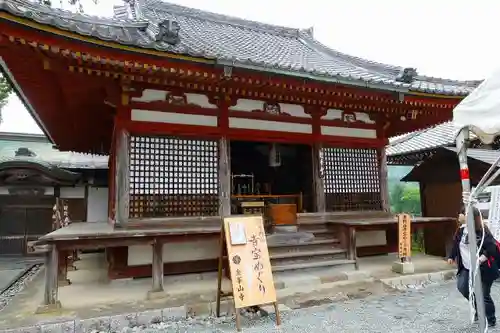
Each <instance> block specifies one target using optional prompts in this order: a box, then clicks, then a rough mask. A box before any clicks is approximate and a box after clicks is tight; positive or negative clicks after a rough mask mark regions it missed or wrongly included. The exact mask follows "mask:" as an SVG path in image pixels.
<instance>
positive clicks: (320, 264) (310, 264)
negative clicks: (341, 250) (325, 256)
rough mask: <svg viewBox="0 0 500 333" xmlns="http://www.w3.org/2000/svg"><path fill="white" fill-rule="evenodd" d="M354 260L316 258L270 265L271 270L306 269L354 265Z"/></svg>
mask: <svg viewBox="0 0 500 333" xmlns="http://www.w3.org/2000/svg"><path fill="white" fill-rule="evenodd" d="M355 263H356V261H355V260H348V259H334V260H318V261H307V262H303V263H295V264H276V265H272V270H273V272H284V271H292V270H306V269H316V268H327V267H333V266H342V265H348V266H351V265H352V266H354V264H355Z"/></svg>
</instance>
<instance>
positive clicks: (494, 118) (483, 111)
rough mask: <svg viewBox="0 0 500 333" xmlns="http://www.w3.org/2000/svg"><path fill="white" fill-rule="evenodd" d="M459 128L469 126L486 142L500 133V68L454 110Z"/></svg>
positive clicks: (454, 118)
mask: <svg viewBox="0 0 500 333" xmlns="http://www.w3.org/2000/svg"><path fill="white" fill-rule="evenodd" d="M453 123H454V124H455V126H457V130H458V129H460V128H463V127H465V126H468V127H469V128H470V130H471V131H472V132H473V133H474V134H476V135H477V136H478V137H479V138H480V139H481V141H483V142H484V143H488V144H489V143H491V142H492V141H493V139H494V138H495V136H496V135H498V134H499V133H500V70H497V71H496V72H495V73H493V75H492V76H490V77H489V78H487V79H486V80H484V81H483V82H482V83H481V84H480V85H479V86H478V87H477V88H476V89H475V90H474V91H473V92H472V93H470V94H469V95H468V96H467V97H466V98H464V99H463V100H462V102H460V104H458V105H457V106H456V107H455V109H454V110H453Z"/></svg>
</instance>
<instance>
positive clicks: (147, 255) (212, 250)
mask: <svg viewBox="0 0 500 333" xmlns="http://www.w3.org/2000/svg"><path fill="white" fill-rule="evenodd" d="M218 256H219V242H218V240H215V239H212V240H200V241H187V242H184V243H172V244H165V245H163V262H181V261H193V260H203V259H216V258H217V257H218ZM152 259H153V252H152V249H151V246H149V245H134V246H129V247H128V265H129V266H139V265H150V264H151V263H152Z"/></svg>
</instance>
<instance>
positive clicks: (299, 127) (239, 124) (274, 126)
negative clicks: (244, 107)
mask: <svg viewBox="0 0 500 333" xmlns="http://www.w3.org/2000/svg"><path fill="white" fill-rule="evenodd" d="M229 127H231V128H241V129H252V130H263V131H278V132H293V133H305V134H311V133H312V125H309V124H297V123H285V122H282V121H271V120H256V119H246V118H233V117H230V118H229Z"/></svg>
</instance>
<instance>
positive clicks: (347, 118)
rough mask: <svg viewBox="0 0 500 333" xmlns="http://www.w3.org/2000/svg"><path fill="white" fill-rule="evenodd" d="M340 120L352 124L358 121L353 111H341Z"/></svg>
mask: <svg viewBox="0 0 500 333" xmlns="http://www.w3.org/2000/svg"><path fill="white" fill-rule="evenodd" d="M342 121H343V122H344V123H347V124H353V123H356V122H358V120H357V118H356V114H355V113H354V112H349V111H342Z"/></svg>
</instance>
